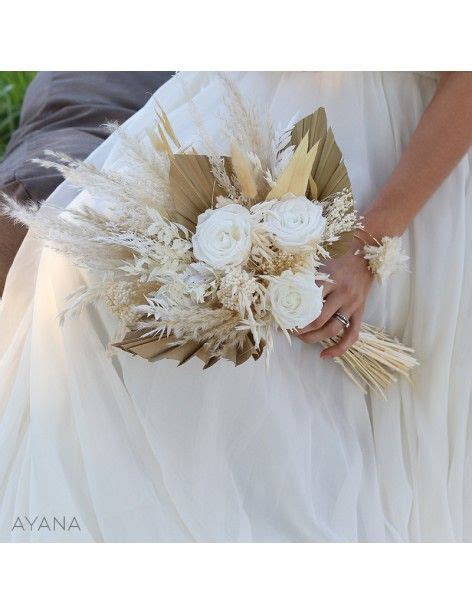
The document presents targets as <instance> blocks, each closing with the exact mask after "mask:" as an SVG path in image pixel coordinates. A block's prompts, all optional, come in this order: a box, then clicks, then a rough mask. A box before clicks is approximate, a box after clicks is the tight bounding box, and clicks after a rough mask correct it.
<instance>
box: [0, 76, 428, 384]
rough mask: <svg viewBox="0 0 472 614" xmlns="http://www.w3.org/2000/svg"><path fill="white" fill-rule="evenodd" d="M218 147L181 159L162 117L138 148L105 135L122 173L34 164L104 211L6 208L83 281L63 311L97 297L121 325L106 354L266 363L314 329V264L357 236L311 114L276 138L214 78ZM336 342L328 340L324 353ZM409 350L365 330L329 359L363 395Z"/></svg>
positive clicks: (349, 201) (350, 207)
mask: <svg viewBox="0 0 472 614" xmlns="http://www.w3.org/2000/svg"><path fill="white" fill-rule="evenodd" d="M226 91H227V101H226V107H227V109H226V110H227V115H226V122H225V124H224V126H223V128H222V130H223V133H222V140H223V139H224V140H225V141H227V142H228V143H230V148H229V155H226V156H223V155H221V153H220V152H219V151H218V147H217V146H214V145H213V144H212V143H207V146H206V149H207V154H206V155H203V154H200V153H198V152H196V151H194V150H193V149H191V150H189V149H184V148H183V147H182V146H181V144H180V142H179V140H178V138H177V136H176V134H175V132H174V130H173V128H172V125H171V123H170V121H169V119H168V117H167V116H166V114H165V112H164V111H163V110H162V109H157V110H156V113H157V117H156V126H155V129H153V130H149V132H148V135H147V136H148V138H146V139H143V138H141V139H139V138H131V137H129V136H128V135H127V134H126V132H125V131H123V130H122V129H118V130H117V135H118V138H120V139H121V140H122V145H123V155H124V157H125V160H124V162H125V163H124V164H123V169H124V170H123V171H111V170H106V169H105V170H100V169H98V168H96V167H94V166H93V165H92V164H90V163H88V162H81V161H77V160H73V159H71V158H69V157H67V156H64V155H61V154H57V153H54V152H50V151H49V152H46V155H47V158H48V159H45V160H41V161H38V162H39V163H40V164H42V165H43V166H46V167H54V168H57V169H59V170H60V171H61V173H62V174H63V175H64V177H65V178H66V179H68V180H69V181H70V182H71V183H73V184H74V185H76V186H78V187H81V188H85V189H86V190H87V192H88V194H89V195H90V199H91V203H90V205H92V201H93V199H100V200H102V201H104V202H106V203H109V205H110V206H109V208H108V210H107V212H106V213H105V212H98V211H96V210H95V209H94V208H93V207H92V206H82V207H80V208H78V209H71V210H67V211H66V212H59V211H58V210H56V209H55V208H53V207H50V206H49V207H46V206H45V207H43V210H42V212H41V215H38V216H37V215H36V210H37V207H36V206H33V205H32V206H31V207H30V208H29V209H25V208H24V207H20V206H18V205H17V204H16V203H15V202H14V201H12V200H11V199H8V198H5V205H4V208H5V210H7V211H8V212H9V213H10V214H11V215H12V216H13V217H14V218H15V219H17V220H19V221H21V222H23V223H26V224H27V225H29V226H30V228H31V229H32V231H33V232H35V233H36V234H37V235H38V236H40V237H41V238H43V239H45V240H46V241H47V243H48V244H49V245H50V246H51V247H53V248H54V249H56V250H58V251H60V252H62V253H64V254H66V255H67V256H68V257H70V258H71V259H72V260H73V261H74V262H75V263H76V264H77V265H78V266H81V267H85V268H87V269H90V270H91V271H93V272H94V277H95V279H96V280H97V281H96V283H93V284H92V285H89V286H87V287H82V288H79V289H78V290H77V292H75V293H74V295H72V296H71V297H69V302H68V304H67V306H66V308H65V310H64V314H63V315H71V314H77V313H78V312H80V310H81V309H82V308H83V307H84V306H85V305H86V304H88V303H90V302H94V301H98V300H102V301H104V302H105V304H106V305H107V306H108V308H109V309H110V310H111V311H112V312H113V313H114V314H115V315H116V316H117V318H118V319H119V320H120V321H121V322H122V323H123V324H124V325H125V326H126V327H127V329H128V331H129V332H128V334H126V336H125V337H124V339H123V340H122V341H121V342H120V343H118V344H117V345H118V347H120V348H122V349H123V350H126V351H128V352H131V353H133V354H137V355H139V356H142V357H144V358H147V359H149V360H154V359H160V358H173V359H176V360H178V361H179V363H180V364H182V363H184V362H186V361H187V360H189V359H191V358H192V357H198V358H199V359H200V360H202V361H203V363H204V368H207V367H210V366H211V365H213V364H215V363H216V362H217V361H218V360H220V359H221V358H226V359H229V360H231V361H233V362H234V363H235V364H236V365H240V364H242V363H244V362H245V361H246V360H247V359H248V358H251V357H252V358H253V359H255V360H257V359H258V358H259V357H260V356H261V354H262V353H263V351H264V350H265V353H266V355H267V356H268V355H269V353H270V351H271V349H272V346H273V335H274V332H275V331H276V330H280V331H282V332H283V333H284V334H285V335H286V337H287V339H288V340H289V341H290V340H291V336H290V334H289V333H290V332H291V331H292V330H293V329H295V328H301V327H304V326H306V325H307V324H309V323H310V322H311V321H313V320H314V319H315V318H316V317H317V316H318V315H319V314H320V312H321V309H322V306H323V299H322V284H323V283H324V282H327V279H328V276H327V275H326V274H325V273H324V272H323V266H322V261H323V260H324V259H326V258H335V257H336V256H338V255H340V254H341V253H343V250H344V249H345V246H346V245H347V244H348V243H349V242H350V240H351V238H352V236H353V233H354V232H355V231H356V230H357V229H359V228H360V227H361V222H360V219H359V217H358V215H357V213H356V210H355V206H354V200H353V197H352V192H351V184H350V181H349V177H348V173H347V170H346V167H345V165H344V163H343V161H342V156H341V152H340V150H339V148H338V147H337V145H336V142H335V140H334V136H333V132H332V131H331V129H329V128H328V126H327V120H326V114H325V111H324V109H322V108H320V109H318V110H317V111H315V112H314V113H313V114H311V115H310V116H308V117H305V118H304V119H302V120H300V121H298V122H296V123H295V124H294V125H292V126H288V127H285V128H283V129H276V128H275V127H274V126H273V125H272V123H271V121H270V119H269V118H268V116H267V115H264V116H262V115H260V114H258V113H257V111H256V110H255V109H253V108H252V107H251V106H249V105H247V104H246V101H245V100H244V99H243V98H242V96H241V95H240V93H239V92H238V91H237V90H236V89H235V88H234V86H233V85H232V84H231V83H229V82H226ZM334 341H335V340H327V341H326V342H324V345H325V346H327V345H331V344H332V343H334ZM411 353H412V350H411V348H408V347H405V346H403V345H402V344H400V343H398V342H397V341H395V340H393V339H392V338H390V337H389V336H388V335H387V334H386V333H385V332H384V331H381V330H379V329H377V328H374V327H371V326H368V325H363V327H362V331H361V334H360V338H359V340H358V341H357V342H356V343H355V344H354V345H353V346H352V347H351V348H350V349H349V350H348V351H347V352H346V353H345V354H344V355H343V356H342V357H341V358H340V359H337V360H338V361H339V362H340V363H341V365H342V367H343V368H344V370H345V371H346V372H347V374H348V375H349V376H350V377H351V378H352V379H353V380H354V381H355V383H356V384H357V385H359V386H360V387H361V388H362V389H364V390H365V389H366V388H371V389H374V390H377V391H378V392H379V393H381V394H383V391H384V390H385V388H386V387H387V386H388V385H389V384H390V383H391V382H392V381H394V380H395V374H396V373H399V374H401V375H404V376H405V377H408V374H409V371H410V369H411V368H412V367H413V366H415V364H416V360H415V359H414V358H413V357H412V355H411Z"/></svg>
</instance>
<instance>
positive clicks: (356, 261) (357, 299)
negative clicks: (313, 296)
mask: <svg viewBox="0 0 472 614" xmlns="http://www.w3.org/2000/svg"><path fill="white" fill-rule="evenodd" d="M360 247H361V245H360V244H359V243H358V242H357V240H356V239H354V240H353V243H352V247H351V248H350V249H349V250H348V252H347V253H346V254H344V255H343V256H340V257H339V258H335V259H333V260H328V261H326V268H324V269H323V272H325V271H326V272H327V273H329V275H330V279H331V280H332V281H331V282H329V281H328V282H326V283H325V284H324V289H323V296H324V298H325V303H324V306H323V310H322V312H321V314H320V315H319V316H318V318H316V320H314V321H313V322H312V323H311V324H309V325H308V326H306V327H305V328H302V329H300V330H299V331H298V333H297V336H298V337H299V338H300V339H301V340H302V341H304V342H305V343H317V342H319V341H322V340H323V339H328V338H329V337H335V336H336V335H337V334H339V333H340V332H341V331H342V330H343V325H342V324H341V322H339V320H337V319H336V318H333V316H334V314H335V313H336V312H337V311H339V312H340V313H342V314H343V315H345V316H347V317H348V318H349V320H350V326H349V328H346V329H344V334H343V336H342V338H341V339H340V341H339V343H337V344H336V345H334V346H333V347H330V348H326V349H324V350H323V351H322V352H321V354H320V355H321V357H322V358H334V357H335V356H341V354H343V353H344V352H345V351H346V350H347V349H348V347H349V346H351V345H352V344H353V343H355V342H356V341H357V339H358V337H359V330H360V327H361V323H362V315H363V313H364V304H365V300H366V298H367V295H368V293H369V290H370V286H371V283H372V280H373V277H372V274H371V273H370V271H369V269H368V266H367V261H366V260H364V258H362V256H360V255H358V256H356V255H355V252H356V251H357V249H359V248H360Z"/></svg>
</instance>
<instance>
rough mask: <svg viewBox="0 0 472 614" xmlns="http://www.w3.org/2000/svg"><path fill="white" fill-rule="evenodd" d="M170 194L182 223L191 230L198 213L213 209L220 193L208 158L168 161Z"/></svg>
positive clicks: (181, 156)
mask: <svg viewBox="0 0 472 614" xmlns="http://www.w3.org/2000/svg"><path fill="white" fill-rule="evenodd" d="M169 182H170V190H171V194H172V199H173V203H174V207H175V209H176V211H177V213H178V214H179V215H180V216H181V218H182V220H183V223H184V224H185V225H186V226H187V227H188V228H190V229H191V230H194V228H195V224H196V223H197V218H198V216H199V215H200V213H203V211H206V209H209V208H210V207H213V206H214V205H215V202H216V198H217V196H220V195H222V194H223V190H222V189H221V187H220V186H219V185H218V183H217V182H216V179H215V177H214V176H213V173H212V170H211V163H210V160H209V158H208V156H204V155H197V154H176V155H174V156H171V158H170V174H169Z"/></svg>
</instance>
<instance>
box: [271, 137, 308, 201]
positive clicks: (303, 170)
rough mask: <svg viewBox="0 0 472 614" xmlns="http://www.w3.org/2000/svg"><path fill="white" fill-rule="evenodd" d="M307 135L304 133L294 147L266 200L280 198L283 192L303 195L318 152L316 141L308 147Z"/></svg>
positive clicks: (283, 194)
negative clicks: (289, 158)
mask: <svg viewBox="0 0 472 614" xmlns="http://www.w3.org/2000/svg"><path fill="white" fill-rule="evenodd" d="M308 143H309V135H308V134H306V135H305V136H304V137H303V139H302V140H301V141H300V143H299V144H298V146H297V148H296V149H295V151H294V153H293V156H292V158H291V160H290V162H289V163H288V164H287V166H286V168H285V170H284V171H283V173H282V174H281V175H280V177H279V178H278V180H277V183H276V184H275V186H274V187H273V188H272V190H271V191H270V192H269V194H268V195H267V197H266V200H272V199H274V198H282V196H285V194H293V195H294V196H305V194H306V192H307V188H308V181H309V178H310V175H311V172H312V168H313V163H314V160H315V158H316V156H317V152H318V149H319V147H318V143H315V144H314V145H313V147H311V149H308Z"/></svg>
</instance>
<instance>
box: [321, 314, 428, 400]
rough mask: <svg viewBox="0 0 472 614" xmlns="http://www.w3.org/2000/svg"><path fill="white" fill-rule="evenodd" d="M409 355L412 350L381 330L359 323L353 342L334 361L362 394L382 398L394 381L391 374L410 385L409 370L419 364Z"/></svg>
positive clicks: (331, 341)
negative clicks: (369, 391)
mask: <svg viewBox="0 0 472 614" xmlns="http://www.w3.org/2000/svg"><path fill="white" fill-rule="evenodd" d="M339 338H340V337H339V336H337V337H333V338H332V339H327V340H325V341H322V342H321V345H322V346H323V347H325V348H327V347H331V346H333V345H335V344H336V343H337V342H338V341H339ZM413 352H414V350H413V348H411V347H408V346H406V345H404V344H403V343H400V342H399V341H397V340H396V339H394V338H393V337H391V336H390V335H388V334H387V333H386V332H385V331H384V330H383V329H381V328H378V327H376V326H371V325H369V324H366V323H365V322H363V323H362V325H361V330H360V333H359V339H358V340H357V341H356V343H354V344H353V345H352V346H351V347H350V348H348V350H347V351H346V352H345V353H344V354H343V355H342V356H341V357H339V358H335V359H334V360H335V362H337V363H338V364H340V365H341V367H342V368H343V369H344V372H345V373H346V374H347V375H348V376H349V377H350V379H351V380H352V381H353V382H354V383H355V384H356V386H357V387H358V388H360V389H361V390H362V391H363V392H364V393H366V392H367V389H371V390H373V391H376V392H378V393H379V394H380V395H381V396H382V397H383V398H386V397H385V390H386V389H387V388H388V386H390V384H392V383H393V382H396V381H397V378H396V377H395V374H399V375H402V376H403V377H405V378H406V379H407V380H408V381H409V382H411V379H410V371H411V369H413V368H414V367H416V366H417V365H418V364H419V363H418V361H417V360H416V358H415V357H414V356H412V354H413Z"/></svg>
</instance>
